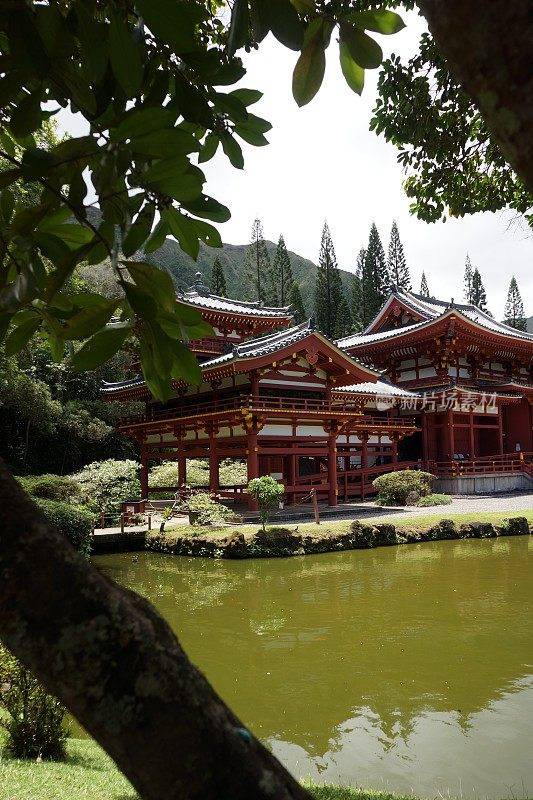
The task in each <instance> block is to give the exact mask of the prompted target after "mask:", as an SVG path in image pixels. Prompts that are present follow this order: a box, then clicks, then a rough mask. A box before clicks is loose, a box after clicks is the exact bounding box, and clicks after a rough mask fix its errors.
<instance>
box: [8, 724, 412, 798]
mask: <svg viewBox="0 0 533 800" xmlns="http://www.w3.org/2000/svg"><path fill="white" fill-rule="evenodd" d="M308 788H309V791H310V792H311V794H312V795H313V797H315V798H316V800H407V798H405V799H403V798H401V797H399V796H398V795H392V794H385V793H382V792H374V791H372V790H367V791H363V790H360V789H349V788H343V787H340V786H308ZM0 800H138V795H137V794H136V793H135V792H134V790H133V789H132V787H131V785H130V784H129V783H128V781H127V780H126V778H124V776H123V775H122V774H121V773H120V772H119V771H118V769H117V768H116V766H115V764H114V763H113V761H112V760H111V759H110V758H109V757H108V756H107V755H106V754H105V753H104V752H103V750H101V748H100V747H99V746H98V745H97V744H96V743H95V742H93V741H91V740H89V739H70V740H69V741H68V742H67V760H66V761H64V762H62V763H55V762H53V761H41V762H39V763H37V762H35V761H17V760H15V759H12V758H9V757H8V756H6V754H5V753H4V752H2V750H1V749H0ZM409 800H413V798H412V797H411V798H409Z"/></svg>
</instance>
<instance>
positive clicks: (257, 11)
mask: <svg viewBox="0 0 533 800" xmlns="http://www.w3.org/2000/svg"><path fill="white" fill-rule="evenodd" d="M250 20H251V23H252V31H253V34H254V39H255V41H256V42H262V41H263V39H264V38H265V36H266V35H267V33H268V32H269V30H270V16H269V13H268V6H267V4H266V3H265V2H264V0H250Z"/></svg>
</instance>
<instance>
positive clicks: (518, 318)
mask: <svg viewBox="0 0 533 800" xmlns="http://www.w3.org/2000/svg"><path fill="white" fill-rule="evenodd" d="M503 313H504V316H505V319H504V322H505V324H506V325H510V326H511V328H516V330H518V331H527V319H526V315H525V312H524V304H523V302H522V296H521V294H520V290H519V288H518V284H517V282H516V278H515V277H514V275H513V277H512V278H511V283H510V284H509V291H508V293H507V302H506V303H505V311H504V312H503Z"/></svg>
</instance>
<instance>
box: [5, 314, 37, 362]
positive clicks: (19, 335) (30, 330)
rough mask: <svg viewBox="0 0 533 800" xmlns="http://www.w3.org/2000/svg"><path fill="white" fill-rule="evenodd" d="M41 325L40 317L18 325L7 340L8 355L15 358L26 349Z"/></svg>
mask: <svg viewBox="0 0 533 800" xmlns="http://www.w3.org/2000/svg"><path fill="white" fill-rule="evenodd" d="M40 324H41V319H40V318H39V317H35V316H33V317H32V319H28V320H26V321H25V322H22V323H21V324H20V325H18V326H17V327H16V328H15V329H14V330H13V331H11V333H10V334H9V336H8V337H7V339H6V355H8V356H13V355H15V353H18V352H19V351H20V350H22V348H23V347H26V345H27V344H28V342H29V341H30V339H31V337H32V336H33V334H34V333H35V332H36V331H37V330H38V328H39V326H40Z"/></svg>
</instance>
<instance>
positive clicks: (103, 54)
mask: <svg viewBox="0 0 533 800" xmlns="http://www.w3.org/2000/svg"><path fill="white" fill-rule="evenodd" d="M75 13H76V17H77V21H78V25H77V34H78V39H79V42H80V47H81V52H82V58H81V69H82V72H83V73H84V74H85V75H86V76H87V78H88V79H89V80H90V82H91V83H92V84H96V85H97V84H99V83H100V81H101V80H102V78H103V77H104V75H105V71H106V68H107V63H108V60H109V58H108V48H107V42H106V40H105V35H104V26H103V25H102V24H101V23H100V22H97V20H96V18H95V16H94V15H93V14H91V13H90V12H89V11H88V9H87V8H85V7H84V5H83V4H80V3H78V4H77V5H76V7H75Z"/></svg>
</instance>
